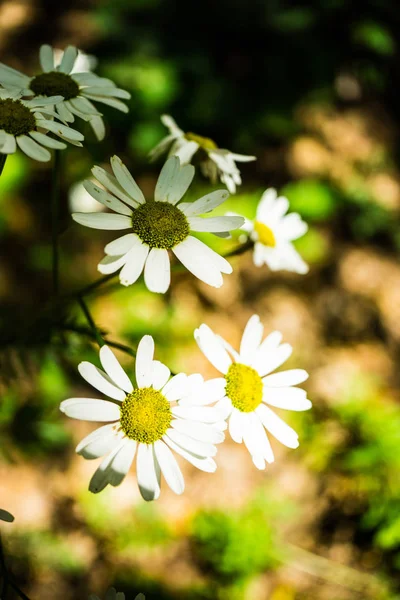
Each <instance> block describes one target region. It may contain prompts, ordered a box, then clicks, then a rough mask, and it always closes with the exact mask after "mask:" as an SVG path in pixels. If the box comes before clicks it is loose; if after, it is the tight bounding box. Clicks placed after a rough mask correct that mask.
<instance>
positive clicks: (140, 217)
mask: <svg viewBox="0 0 400 600" xmlns="http://www.w3.org/2000/svg"><path fill="white" fill-rule="evenodd" d="M132 230H133V232H134V233H136V234H137V235H138V236H139V237H140V239H141V240H142V242H144V243H145V244H147V245H148V246H150V248H164V249H165V250H170V249H171V248H173V247H174V246H176V245H177V244H179V243H180V242H183V240H185V239H186V238H187V236H188V235H189V231H190V229H189V223H188V220H187V218H186V217H185V215H184V214H183V212H182V211H181V210H179V208H177V207H176V206H174V205H173V204H170V203H169V202H154V201H153V200H151V201H150V202H146V203H145V204H142V205H141V206H139V208H136V209H135V210H134V211H133V215H132Z"/></svg>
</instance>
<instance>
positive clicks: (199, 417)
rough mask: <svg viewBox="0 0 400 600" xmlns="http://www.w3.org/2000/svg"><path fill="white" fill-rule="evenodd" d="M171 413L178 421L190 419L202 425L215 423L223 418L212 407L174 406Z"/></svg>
mask: <svg viewBox="0 0 400 600" xmlns="http://www.w3.org/2000/svg"><path fill="white" fill-rule="evenodd" d="M171 411H172V414H173V415H174V417H176V418H178V419H189V420H191V421H200V422H201V423H215V422H216V421H218V420H220V419H222V418H223V417H222V416H220V415H219V414H218V412H217V411H216V409H215V408H211V407H210V406H174V407H173V408H172V409H171Z"/></svg>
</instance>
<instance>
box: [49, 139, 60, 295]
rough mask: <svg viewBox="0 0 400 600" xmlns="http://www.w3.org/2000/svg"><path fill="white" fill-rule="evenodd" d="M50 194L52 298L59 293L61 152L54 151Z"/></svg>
mask: <svg viewBox="0 0 400 600" xmlns="http://www.w3.org/2000/svg"><path fill="white" fill-rule="evenodd" d="M52 179H53V181H52V193H51V230H52V248H53V258H52V274H53V296H54V297H56V296H58V293H59V274H58V233H59V227H60V223H59V221H60V180H61V150H55V151H54V163H53V177H52Z"/></svg>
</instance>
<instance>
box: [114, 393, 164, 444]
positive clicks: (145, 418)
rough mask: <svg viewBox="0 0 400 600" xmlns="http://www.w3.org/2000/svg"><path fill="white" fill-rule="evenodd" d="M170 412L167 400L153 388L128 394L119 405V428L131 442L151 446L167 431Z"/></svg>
mask: <svg viewBox="0 0 400 600" xmlns="http://www.w3.org/2000/svg"><path fill="white" fill-rule="evenodd" d="M171 421H172V412H171V408H170V404H169V402H168V400H167V399H166V398H165V396H163V395H162V394H161V392H158V391H157V390H154V389H153V388H140V389H138V390H134V391H133V392H132V393H131V394H128V395H127V397H126V398H125V400H124V401H123V403H122V404H121V417H120V426H121V429H122V431H123V432H124V433H125V435H127V436H128V437H129V438H130V439H131V440H135V441H136V442H140V443H142V444H152V443H153V442H156V441H157V440H160V439H161V438H162V436H163V435H164V434H165V433H166V431H167V430H168V429H169V427H170V425H171Z"/></svg>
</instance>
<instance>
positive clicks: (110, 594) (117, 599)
mask: <svg viewBox="0 0 400 600" xmlns="http://www.w3.org/2000/svg"><path fill="white" fill-rule="evenodd" d="M89 600H100V598H99V597H98V596H95V595H94V594H91V595H90V596H89ZM104 600H125V594H124V593H123V592H117V590H116V589H115V588H110V589H109V590H107V592H106V595H105V596H104ZM135 600H145V595H144V594H138V595H137V596H135Z"/></svg>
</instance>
